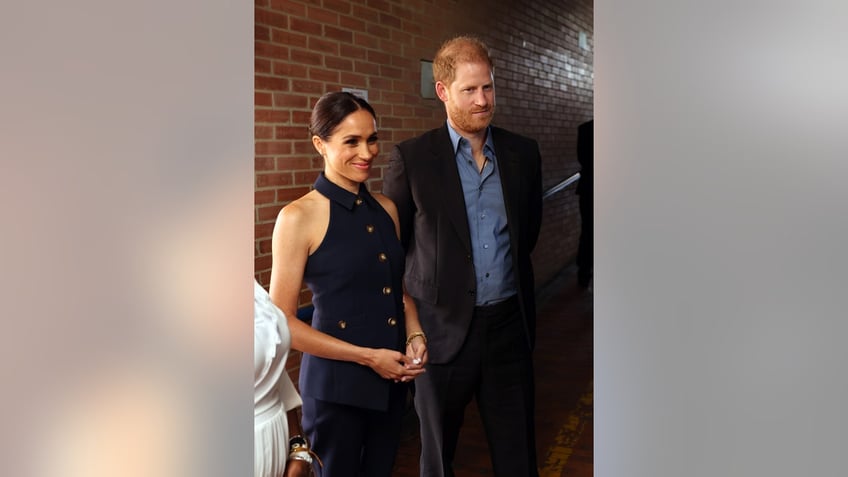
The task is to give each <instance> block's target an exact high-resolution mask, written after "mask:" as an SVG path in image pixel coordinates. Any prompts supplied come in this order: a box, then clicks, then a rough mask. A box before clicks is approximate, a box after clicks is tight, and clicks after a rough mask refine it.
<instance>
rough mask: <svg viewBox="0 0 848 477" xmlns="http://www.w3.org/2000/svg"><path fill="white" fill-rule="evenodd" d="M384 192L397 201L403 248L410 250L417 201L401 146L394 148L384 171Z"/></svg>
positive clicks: (393, 200)
mask: <svg viewBox="0 0 848 477" xmlns="http://www.w3.org/2000/svg"><path fill="white" fill-rule="evenodd" d="M383 194H385V195H386V197H388V198H389V199H391V200H392V202H394V203H395V206H396V207H397V211H398V221H399V223H400V240H401V243H402V244H403V248H404V249H406V250H409V241H410V238H411V235H412V220H413V218H414V216H415V201H413V199H412V190H411V188H410V185H409V177H408V176H407V173H406V162H405V159H404V157H403V152H402V151H401V149H400V147H398V146H395V147H394V148H392V153H391V155H390V156H389V164H388V167H386V169H385V170H384V171H383Z"/></svg>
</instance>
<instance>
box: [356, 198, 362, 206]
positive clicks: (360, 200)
mask: <svg viewBox="0 0 848 477" xmlns="http://www.w3.org/2000/svg"><path fill="white" fill-rule="evenodd" d="M356 205H362V199H360V198H359V197H357V198H356Z"/></svg>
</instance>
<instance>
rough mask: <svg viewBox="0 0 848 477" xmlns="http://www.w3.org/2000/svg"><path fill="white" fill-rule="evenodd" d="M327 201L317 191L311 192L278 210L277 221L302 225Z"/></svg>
mask: <svg viewBox="0 0 848 477" xmlns="http://www.w3.org/2000/svg"><path fill="white" fill-rule="evenodd" d="M327 202H328V200H327V198H326V197H324V196H323V195H321V194H320V193H319V192H318V191H315V190H312V191H309V192H307V193H306V194H304V195H303V196H301V197H300V198H298V199H295V200H293V201H291V202H289V203H288V204H287V205H286V206H284V207H283V208H282V209H280V213H279V215H278V216H277V221H284V222H296V223H302V222H303V221H308V220H309V219H310V218H312V217H314V216H315V214H316V213H318V212H319V211H320V209H321V208H322V206H326V204H327Z"/></svg>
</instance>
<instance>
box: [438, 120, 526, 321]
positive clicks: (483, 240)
mask: <svg viewBox="0 0 848 477" xmlns="http://www.w3.org/2000/svg"><path fill="white" fill-rule="evenodd" d="M448 132H449V133H450V137H451V143H452V144H453V150H454V153H455V154H456V167H457V169H458V170H459V179H460V181H461V182H462V193H463V195H464V196H465V211H466V213H467V214H468V229H469V232H471V255H472V258H473V260H474V271H475V274H476V276H477V295H476V300H477V303H476V304H477V305H490V304H493V303H497V302H499V301H503V300H505V299H507V298H509V297H511V296H513V295H515V294H516V292H517V290H516V287H515V277H514V274H513V273H512V255H511V253H510V251H509V229H508V228H507V227H508V224H507V220H506V205H505V204H504V197H503V188H502V187H501V176H500V172H499V168H498V161H497V157H496V156H495V146H494V143H493V142H492V133H491V130H490V129H489V130H487V131H486V143H485V144H484V145H483V154H485V155H486V157H487V158H488V160H487V161H486V164H485V165H484V166H483V172H482V173H481V172H480V171H479V170H478V169H477V164H476V163H475V162H474V157H473V156H472V154H471V144H470V143H469V142H468V140H467V139H464V138H463V137H462V136H460V135H459V133H457V132H456V131H455V130H454V129H453V128H452V127H451V125H450V123H448Z"/></svg>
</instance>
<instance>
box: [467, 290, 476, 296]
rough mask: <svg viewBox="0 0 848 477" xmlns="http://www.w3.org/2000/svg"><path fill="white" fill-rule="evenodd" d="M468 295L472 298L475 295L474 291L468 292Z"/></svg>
mask: <svg viewBox="0 0 848 477" xmlns="http://www.w3.org/2000/svg"><path fill="white" fill-rule="evenodd" d="M468 294H469V295H471V296H474V295H475V294H476V292H475V291H474V290H468Z"/></svg>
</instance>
